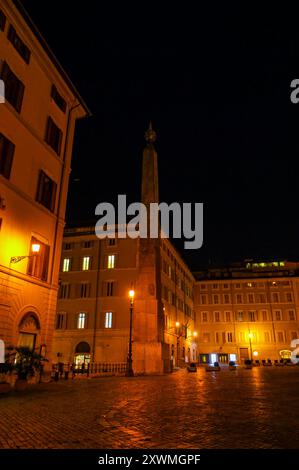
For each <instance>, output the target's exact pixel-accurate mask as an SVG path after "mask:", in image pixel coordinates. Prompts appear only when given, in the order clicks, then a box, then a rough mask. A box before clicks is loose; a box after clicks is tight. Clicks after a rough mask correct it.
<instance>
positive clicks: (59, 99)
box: [51, 85, 66, 113]
mask: <svg viewBox="0 0 299 470" xmlns="http://www.w3.org/2000/svg"><path fill="white" fill-rule="evenodd" d="M51 98H53V101H55V103H56V104H57V106H58V108H60V109H61V111H63V112H64V113H65V111H66V101H65V100H64V99H63V98H62V96H61V94H60V93H59V91H58V90H57V88H56V86H55V85H52V88H51Z"/></svg>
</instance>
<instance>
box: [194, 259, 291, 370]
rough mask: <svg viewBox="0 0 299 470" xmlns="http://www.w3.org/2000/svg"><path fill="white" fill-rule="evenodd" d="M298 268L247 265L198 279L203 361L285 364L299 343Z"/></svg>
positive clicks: (200, 274)
mask: <svg viewBox="0 0 299 470" xmlns="http://www.w3.org/2000/svg"><path fill="white" fill-rule="evenodd" d="M298 267H299V264H298V263H291V262H283V261H280V262H279V261H274V262H261V263H258V262H253V261H250V262H247V263H244V264H243V265H241V264H239V265H232V266H230V267H228V268H219V269H217V268H213V269H206V270H202V271H199V272H197V273H195V277H196V278H197V282H196V284H195V290H194V292H195V302H194V307H195V311H196V327H197V330H198V341H199V343H198V345H199V350H198V352H199V360H200V361H201V362H203V363H204V362H213V361H214V360H220V361H221V362H227V361H229V360H234V359H235V358H236V359H237V361H238V362H239V363H240V362H242V361H244V359H246V358H249V359H250V358H251V357H252V359H253V360H260V361H262V360H268V359H271V360H272V361H274V360H280V359H281V358H283V357H287V356H288V354H289V352H287V351H291V347H290V343H291V340H292V339H295V338H298V335H299V323H298V302H299V297H298V292H299V290H298V288H299V277H298V275H299V272H298Z"/></svg>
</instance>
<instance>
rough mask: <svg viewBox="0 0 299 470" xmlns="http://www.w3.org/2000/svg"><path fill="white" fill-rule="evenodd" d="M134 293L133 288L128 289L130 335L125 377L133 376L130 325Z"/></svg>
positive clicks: (131, 322) (131, 324)
mask: <svg viewBox="0 0 299 470" xmlns="http://www.w3.org/2000/svg"><path fill="white" fill-rule="evenodd" d="M134 295H135V292H134V290H133V289H131V290H130V291H129V298H130V337H129V354H128V360H127V361H128V362H127V371H126V376H127V377H134V372H133V367H132V326H133V306H134Z"/></svg>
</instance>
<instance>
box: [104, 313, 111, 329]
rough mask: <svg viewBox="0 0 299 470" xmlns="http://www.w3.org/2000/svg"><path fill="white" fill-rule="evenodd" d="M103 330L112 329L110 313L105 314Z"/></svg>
mask: <svg viewBox="0 0 299 470" xmlns="http://www.w3.org/2000/svg"><path fill="white" fill-rule="evenodd" d="M105 328H112V312H106V313H105Z"/></svg>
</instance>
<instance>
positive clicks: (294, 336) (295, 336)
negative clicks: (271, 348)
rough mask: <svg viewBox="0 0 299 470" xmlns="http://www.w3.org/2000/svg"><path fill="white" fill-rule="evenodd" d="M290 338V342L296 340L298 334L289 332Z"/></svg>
mask: <svg viewBox="0 0 299 470" xmlns="http://www.w3.org/2000/svg"><path fill="white" fill-rule="evenodd" d="M290 337H291V340H292V339H297V338H298V333H297V331H291V333H290Z"/></svg>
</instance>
